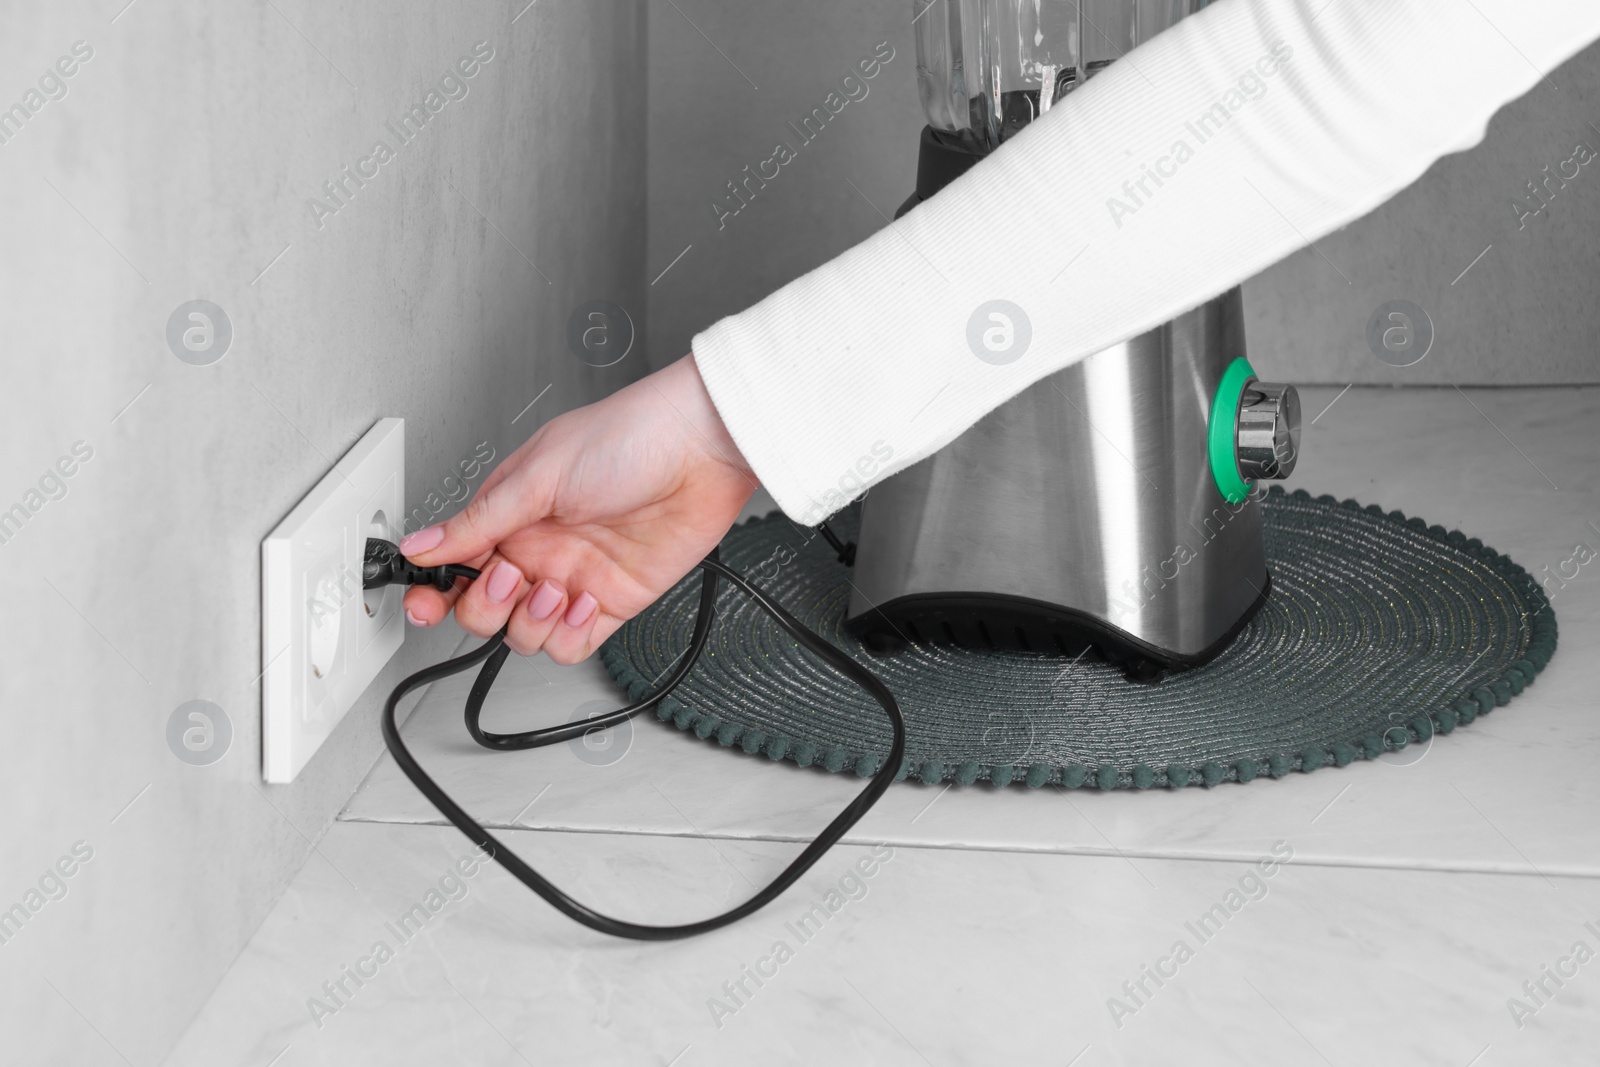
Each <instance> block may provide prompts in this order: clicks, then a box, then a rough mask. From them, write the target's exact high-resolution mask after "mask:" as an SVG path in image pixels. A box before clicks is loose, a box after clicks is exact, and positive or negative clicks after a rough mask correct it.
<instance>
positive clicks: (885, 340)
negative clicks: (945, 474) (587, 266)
mask: <svg viewBox="0 0 1600 1067" xmlns="http://www.w3.org/2000/svg"><path fill="white" fill-rule="evenodd" d="M1596 36H1600V4H1595V3H1594V2H1593V0H1537V2H1529V0H1521V2H1513V0H1472V2H1471V3H1468V2H1467V0H1312V2H1311V3H1284V2H1282V0H1224V2H1222V3H1219V4H1216V5H1214V6H1212V7H1210V8H1208V9H1206V10H1205V11H1203V12H1201V13H1200V14H1198V15H1195V16H1192V17H1191V18H1189V19H1186V20H1185V21H1183V22H1182V23H1180V24H1179V25H1178V26H1176V27H1175V28H1173V29H1172V30H1169V31H1167V32H1166V33H1164V34H1162V35H1160V36H1159V37H1157V38H1156V39H1155V40H1153V41H1151V42H1150V43H1149V44H1147V45H1145V46H1142V47H1140V48H1139V49H1136V50H1135V51H1134V52H1131V53H1129V55H1128V56H1126V57H1124V59H1123V60H1121V61H1119V62H1117V63H1115V64H1114V65H1113V66H1112V67H1110V68H1109V69H1107V70H1106V71H1105V72H1104V73H1102V74H1100V75H1099V76H1098V77H1096V78H1095V79H1094V80H1093V81H1091V82H1089V83H1088V84H1087V85H1086V86H1085V87H1084V88H1082V89H1080V90H1078V91H1077V92H1075V93H1073V94H1071V95H1070V96H1068V97H1067V98H1066V99H1064V100H1063V101H1061V102H1060V103H1058V104H1057V105H1056V106H1055V107H1054V108H1053V109H1051V111H1050V112H1049V113H1048V114H1047V115H1045V116H1044V117H1043V118H1041V119H1039V120H1038V121H1036V122H1035V123H1034V124H1033V125H1032V126H1031V127H1029V128H1027V129H1025V130H1023V131H1022V132H1021V133H1020V134H1018V135H1017V136H1016V137H1015V138H1013V139H1012V140H1011V141H1009V142H1008V143H1007V144H1006V145H1005V146H1004V147H1002V148H1001V149H1000V150H999V151H998V152H997V153H995V154H994V155H993V156H992V157H991V158H989V159H987V160H985V161H984V162H983V163H982V164H980V165H979V166H977V167H975V168H974V169H973V170H971V171H970V172H968V173H967V174H966V175H965V176H963V177H962V178H960V179H958V180H957V181H956V182H954V183H952V184H951V185H950V186H948V187H947V188H945V189H944V190H943V191H941V192H940V193H939V194H938V196H937V197H935V198H934V199H932V200H931V201H930V202H928V203H927V204H924V205H922V206H920V207H918V208H917V209H916V210H914V211H912V212H911V213H910V214H909V215H907V216H906V217H904V218H902V219H900V220H899V221H897V222H895V223H894V224H893V225H892V226H890V227H887V228H886V229H885V230H883V231H881V232H879V233H878V234H875V235H874V236H873V237H871V238H869V239H868V240H866V241H864V242H862V243H861V244H860V245H858V246H857V247H855V248H853V249H851V250H850V251H848V252H846V253H845V254H844V255H842V256H840V257H838V258H837V259H835V260H833V261H832V262H830V263H828V264H825V265H824V266H822V267H821V268H819V269H817V270H815V271H813V272H811V273H810V274H807V275H805V276H804V277H802V278H800V279H797V280H796V281H794V282H792V283H790V284H789V285H788V286H785V287H784V288H783V289H781V290H779V291H778V292H777V293H775V294H773V295H772V296H770V297H768V298H767V299H766V300H764V301H762V302H761V303H759V304H757V305H756V306H754V307H752V308H750V309H749V310H747V311H745V312H743V313H741V314H739V315H735V316H732V317H730V318H727V319H724V320H722V321H721V322H719V323H717V324H716V325H714V326H712V327H711V328H710V329H708V330H706V331H704V332H703V333H701V334H700V335H699V336H697V337H696V338H695V341H694V351H695V356H696V360H697V362H698V364H699V368H700V372H701V374H702V376H703V378H704V380H705V382H706V386H707V388H708V390H709V392H710V394H711V396H712V398H713V400H714V401H715V403H716V406H717V409H718V411H719V412H720V413H721V415H722V418H723V420H724V421H725V422H726V424H727V425H728V428H729V430H730V431H731V433H732V436H733V439H734V440H735V441H736V442H737V443H738V445H739V448H740V450H741V451H742V453H743V455H744V456H745V458H746V459H747V460H748V462H749V463H750V465H751V466H752V468H753V469H754V470H755V472H756V474H757V475H758V476H759V477H760V478H761V480H762V481H763V483H764V484H765V485H766V486H767V488H768V489H769V490H770V491H771V492H772V494H773V496H774V497H775V498H776V499H777V501H778V503H779V505H780V506H781V507H783V509H784V510H785V511H786V512H787V513H788V514H789V515H790V516H791V517H793V518H796V519H798V520H800V521H805V522H815V521H817V520H818V519H820V518H822V517H825V516H826V515H827V514H828V513H829V512H831V511H833V510H835V509H836V508H837V507H838V506H839V504H841V503H842V502H843V500H844V499H846V498H848V496H849V495H853V493H854V492H859V491H860V489H861V488H864V487H865V486H866V485H869V484H871V483H873V482H876V481H878V480H881V479H882V478H884V477H887V476H888V475H890V474H893V473H894V472H896V471H898V470H901V469H904V468H905V467H907V466H909V465H911V464H912V463H915V462H917V461H918V460H920V459H923V458H925V457H926V456H928V455H930V454H932V453H933V452H934V451H936V450H937V449H939V448H940V447H942V446H943V445H945V444H947V443H948V442H949V441H951V440H953V439H954V438H955V437H956V436H957V435H959V434H960V433H961V432H962V431H964V430H965V429H966V428H967V427H968V426H970V425H971V424H972V423H974V422H975V421H977V420H978V419H979V418H981V417H982V416H983V415H984V414H986V413H987V412H988V411H990V410H992V409H993V408H994V407H996V406H997V405H999V404H1000V403H1002V402H1004V401H1005V400H1007V399H1008V398H1010V397H1011V396H1014V395H1015V394H1016V393H1018V392H1020V391H1021V390H1022V389H1024V388H1026V387H1027V386H1028V385H1030V384H1032V383H1033V382H1035V381H1037V380H1038V379H1040V378H1042V377H1044V376H1045V375H1047V374H1050V373H1052V372H1054V371H1057V370H1060V369H1061V368H1062V367H1065V366H1068V365H1070V364H1071V363H1074V362H1076V361H1078V360H1080V359H1082V358H1084V357H1085V356H1087V355H1090V354H1091V353H1093V352H1096V351H1098V350H1100V349H1102V348H1105V347H1107V346H1108V345H1112V344H1115V343H1118V342H1119V341H1122V340H1125V339H1127V338H1129V337H1132V336H1135V335H1137V334H1139V333H1142V332H1144V331H1145V330H1147V329H1150V328H1151V327H1153V326H1155V325H1157V324H1159V323H1160V322H1162V321H1164V320H1166V319H1169V318H1171V317H1173V316H1174V315H1176V314H1179V313H1181V312H1183V311H1186V310H1188V309H1189V308H1192V307H1194V306H1196V305H1198V304H1200V303H1202V302H1203V301H1205V300H1206V299H1209V298H1210V297H1212V296H1214V295H1216V294H1217V293H1220V292H1222V291H1224V290H1225V289H1227V288H1229V287H1231V286H1233V285H1236V284H1238V283H1240V282H1241V281H1243V280H1244V279H1246V278H1248V277H1250V276H1251V275H1253V274H1255V273H1257V272H1259V271H1261V270H1262V269H1264V268H1266V267H1267V266H1270V265H1271V264H1272V263H1275V262H1277V261H1278V260H1280V259H1282V258H1283V257H1284V256H1286V255H1288V254H1289V253H1291V252H1293V251H1295V250H1296V249H1297V248H1299V247H1301V246H1302V245H1303V244H1304V243H1305V242H1306V241H1310V240H1316V239H1317V238H1319V237H1321V236H1323V235H1325V234H1327V233H1329V232H1330V231H1332V230H1334V229H1337V228H1338V227H1340V226H1343V225H1346V224H1348V223H1349V222H1351V221H1353V220H1354V219H1356V218H1358V217H1360V216H1361V215H1363V214H1365V213H1366V212H1368V211H1370V210H1371V209H1372V208H1374V207H1375V206H1377V205H1378V204H1380V203H1382V202H1383V201H1384V200H1386V199H1388V198H1389V197H1390V196H1392V195H1394V194H1395V193H1396V192H1398V191H1399V190H1400V189H1402V188H1404V187H1405V186H1406V185H1408V184H1410V183H1411V182H1413V181H1415V180H1416V179H1417V178H1418V177H1419V176H1420V175H1421V174H1422V173H1423V171H1425V170H1426V169H1427V167H1428V166H1429V165H1431V164H1432V163H1433V162H1434V161H1435V160H1436V159H1438V158H1439V157H1440V156H1442V155H1445V154H1447V153H1449V152H1453V151H1459V150H1462V149H1465V148H1468V147H1470V146H1471V145H1473V144H1475V143H1477V141H1478V140H1480V139H1481V137H1482V135H1483V130H1484V127H1485V124H1486V123H1487V122H1488V119H1489V118H1490V116H1491V115H1493V113H1494V112H1495V111H1496V110H1497V109H1498V108H1499V107H1500V106H1502V105H1503V104H1504V103H1506V102H1507V101H1509V100H1512V99H1514V98H1516V97H1517V96H1519V95H1521V94H1522V93H1524V92H1526V91H1527V90H1528V89H1529V88H1530V87H1531V86H1532V85H1533V84H1534V83H1535V82H1536V81H1537V80H1538V79H1539V78H1540V77H1541V76H1542V75H1543V73H1544V72H1546V71H1548V70H1550V69H1551V68H1553V67H1554V66H1555V65H1557V64H1558V63H1560V62H1561V61H1562V60H1564V59H1566V58H1567V57H1568V56H1570V55H1571V54H1572V53H1573V52H1575V51H1577V50H1578V49H1579V48H1581V47H1583V46H1584V45H1585V44H1587V43H1588V42H1589V41H1591V40H1593V39H1594V38H1595V37H1596ZM1269 69H1270V71H1271V72H1270V73H1263V72H1264V71H1267V70H1269ZM1247 76H1250V77H1253V81H1251V80H1248V79H1247ZM1241 79H1247V80H1245V81H1244V82H1242V81H1241ZM1257 85H1259V86H1261V87H1262V89H1261V91H1259V92H1258V91H1257V90H1256V86H1257ZM1246 90H1248V95H1247V92H1246ZM1230 94H1232V95H1230ZM1235 105H1236V106H1235ZM1218 106H1220V107H1221V108H1222V109H1223V110H1224V111H1226V115H1222V114H1221V113H1220V112H1217V111H1216V110H1215V108H1216V107H1218ZM1208 114H1209V115H1212V119H1211V120H1210V121H1202V119H1203V118H1204V116H1207V115H1208ZM1180 145H1181V146H1182V147H1180ZM1063 268H1065V269H1063ZM994 299H1004V300H1008V301H1010V302H1012V303H1014V304H1016V305H1018V306H1019V307H1020V308H1022V310H1023V311H1024V312H1025V313H1026V315H1027V316H1028V318H1029V320H1030V322H1031V326H1032V342H1031V345H1030V347H1029V348H1028V350H1027V352H1026V353H1025V354H1024V355H1023V356H1022V357H1021V358H1020V359H1018V360H1016V361H1015V362H1013V363H1009V364H1005V365H999V366H997V365H993V364H990V363H987V362H984V361H982V360H980V359H979V358H977V356H976V355H975V354H974V352H973V350H972V348H971V347H969V344H968V341H967V333H968V320H969V318H970V317H971V315H972V313H973V312H974V311H975V310H976V309H977V308H978V307H979V305H981V304H984V303H986V302H988V301H990V300H994Z"/></svg>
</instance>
